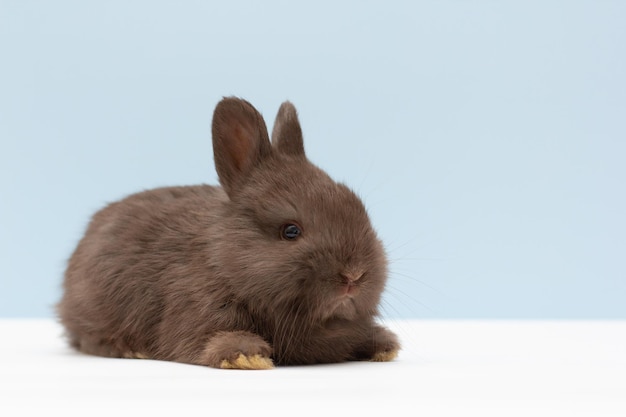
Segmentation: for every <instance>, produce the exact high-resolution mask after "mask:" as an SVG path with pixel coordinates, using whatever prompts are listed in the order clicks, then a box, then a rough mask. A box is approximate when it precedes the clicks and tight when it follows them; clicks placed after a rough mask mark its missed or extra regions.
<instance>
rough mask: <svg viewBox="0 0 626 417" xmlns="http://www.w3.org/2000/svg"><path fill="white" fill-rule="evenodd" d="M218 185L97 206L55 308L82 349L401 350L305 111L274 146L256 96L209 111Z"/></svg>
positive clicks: (350, 206)
mask: <svg viewBox="0 0 626 417" xmlns="http://www.w3.org/2000/svg"><path fill="white" fill-rule="evenodd" d="M213 148H214V156H215V166H216V170H217V173H218V175H219V178H220V183H221V185H222V187H216V186H208V185H198V186H189V187H170V188H160V189H155V190H150V191H144V192H141V193H138V194H134V195H131V196H129V197H127V198H125V199H123V200H121V201H119V202H116V203H112V204H110V205H108V206H107V207H105V208H104V209H103V210H101V211H99V212H98V213H96V214H95V215H94V217H93V219H92V221H91V223H90V224H89V227H88V229H87V232H86V233H85V236H84V237H83V238H82V240H81V241H80V243H79V244H78V247H77V248H76V250H75V252H74V254H73V255H72V257H71V258H70V260H69V265H68V267H67V271H66V273H65V281H64V295H63V298H62V300H61V302H60V303H59V305H58V313H59V316H60V319H61V322H62V323H63V325H64V326H65V328H66V330H67V335H68V337H69V340H70V343H71V345H72V346H74V347H75V348H77V349H78V350H80V351H82V352H85V353H89V354H94V355H101V356H111V357H125V358H128V357H130V358H151V359H161V360H169V361H177V362H186V363H193V364H199V365H208V366H212V367H217V368H241V369H266V368H271V367H273V365H274V364H277V365H291V364H312V363H324V362H341V361H348V360H373V361H389V360H392V359H393V358H394V357H395V356H396V354H397V352H398V350H399V343H398V340H397V338H396V336H395V335H394V334H393V333H391V332H390V331H389V330H387V329H385V328H383V327H381V326H380V325H378V324H377V323H376V322H375V318H376V316H377V315H378V307H377V306H378V303H379V300H380V296H381V293H382V291H383V289H384V286H385V281H386V278H387V261H386V257H385V252H384V250H383V247H382V244H381V242H380V241H379V239H378V238H377V236H376V233H375V232H374V230H373V229H372V226H371V224H370V221H369V218H368V215H367V213H366V211H365V208H364V206H363V204H362V203H361V201H360V200H359V198H358V197H357V196H356V195H355V194H354V193H353V192H351V191H350V190H349V189H348V188H347V187H346V186H344V185H342V184H338V183H336V182H334V181H333V180H331V179H330V178H329V177H328V175H327V174H325V173H324V172H323V171H321V170H320V169H319V168H317V167H316V166H314V165H313V164H311V163H310V162H309V161H308V159H307V158H306V156H305V154H304V146H303V142H302V131H301V129H300V123H299V121H298V117H297V114H296V110H295V108H294V107H293V105H292V104H291V103H289V102H285V103H283V104H282V106H281V107H280V110H279V112H278V115H277V117H276V122H275V126H274V130H273V132H272V142H271V143H270V140H269V137H268V133H267V128H266V126H265V122H264V121H263V118H262V116H261V115H260V114H259V113H258V112H257V110H256V109H255V108H254V107H253V106H252V105H251V104H250V103H248V102H246V101H244V100H240V99H237V98H225V99H223V100H222V101H221V102H220V103H219V104H218V105H217V107H216V109H215V113H214V115H213Z"/></svg>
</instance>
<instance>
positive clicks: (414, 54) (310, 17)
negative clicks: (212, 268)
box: [0, 0, 626, 318]
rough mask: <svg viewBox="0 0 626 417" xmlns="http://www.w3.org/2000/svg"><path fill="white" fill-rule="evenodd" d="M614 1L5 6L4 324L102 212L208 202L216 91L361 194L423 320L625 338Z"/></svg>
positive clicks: (622, 132) (52, 292) (1, 41)
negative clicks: (289, 107)
mask: <svg viewBox="0 0 626 417" xmlns="http://www.w3.org/2000/svg"><path fill="white" fill-rule="evenodd" d="M625 22H626V2H623V1H614V2H611V1H602V0H589V1H476V2H474V1H449V0H448V1H407V2H399V1H379V2H371V1H345V2H337V1H315V2H306V3H303V2H300V3H298V2H289V1H262V2H261V1H258V2H252V1H250V2H242V1H230V2H225V1H219V2H218V1H215V2H201V1H195V2H191V1H167V2H163V1H106V2H105V1H101V2H85V1H53V2H49V1H0V54H1V56H0V60H1V64H0V139H1V141H2V142H1V144H2V147H1V152H0V167H1V170H2V171H1V173H2V175H1V177H0V192H1V205H0V256H1V257H2V258H1V263H0V280H1V285H2V287H1V291H0V316H4V317H37V316H46V317H51V316H52V315H53V313H52V306H53V304H54V303H55V302H56V300H57V299H58V298H59V296H60V285H61V279H62V274H63V269H64V265H65V262H66V259H67V258H68V257H69V255H70V253H71V251H72V250H73V247H74V246H75V244H76V242H77V240H78V239H79V238H80V236H81V234H82V232H83V230H84V227H85V226H86V223H87V221H88V218H89V216H90V215H91V214H92V213H93V212H94V211H95V210H97V209H98V208H100V207H101V206H102V205H103V204H105V203H106V202H110V201H113V200H115V199H118V198H120V197H122V196H124V195H126V194H128V193H132V192H135V191H138V190H142V189H145V188H151V187H156V186H163V185H176V184H196V183H201V182H205V183H216V182H217V177H216V174H215V172H214V168H213V161H212V150H211V142H210V123H211V114H212V111H213V108H214V106H215V104H216V103H217V102H218V100H219V99H220V98H221V97H222V96H224V95H237V96H241V97H244V98H246V99H248V100H249V101H251V102H252V103H253V104H254V105H255V106H256V107H257V108H258V109H259V110H260V111H261V112H262V113H263V114H264V115H265V116H266V119H267V120H268V125H269V126H270V129H271V125H272V122H273V118H274V115H275V113H276V110H277V109H278V106H279V105H280V103H281V102H282V101H283V100H285V99H289V100H291V101H293V102H294V103H295V105H296V106H297V108H298V110H299V112H300V116H301V122H302V125H303V129H304V134H305V146H306V150H307V153H308V154H309V157H310V159H312V160H313V161H314V162H315V163H317V164H318V165H320V166H321V167H322V168H324V169H325V170H327V171H328V172H329V173H330V174H331V175H332V176H333V177H335V178H336V179H338V180H342V181H345V182H346V183H348V184H349V185H351V186H352V187H353V188H354V189H356V190H357V191H358V192H359V193H360V195H362V197H363V198H364V200H365V202H366V204H367V205H368V207H369V209H370V213H371V217H372V220H373V222H374V224H375V225H376V227H377V229H378V230H379V233H380V235H381V237H382V238H383V240H384V241H385V243H386V245H387V247H388V249H389V253H390V258H391V260H392V270H393V274H392V276H391V278H390V282H389V287H388V292H387V293H386V296H385V302H384V305H383V311H384V313H385V314H386V315H387V316H390V317H419V318H626V267H625V259H626V237H625V236H626V220H625V214H626V187H625V185H624V182H625V180H626V23H625Z"/></svg>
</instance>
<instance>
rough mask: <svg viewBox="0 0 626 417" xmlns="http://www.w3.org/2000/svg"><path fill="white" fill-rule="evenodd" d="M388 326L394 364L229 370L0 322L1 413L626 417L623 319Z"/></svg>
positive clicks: (50, 327) (36, 324)
mask: <svg viewBox="0 0 626 417" xmlns="http://www.w3.org/2000/svg"><path fill="white" fill-rule="evenodd" d="M387 324H388V325H389V326H390V327H391V328H393V329H394V330H396V331H397V332H398V333H399V334H400V336H401V339H402V340H403V343H404V350H403V351H402V352H401V355H400V357H399V358H398V359H397V360H396V361H395V362H392V363H347V364H338V365H323V366H306V367H288V368H277V369H274V370H271V371H223V370H216V369H209V368H204V367H200V366H191V365H183V364H176V363H169V362H158V361H151V360H128V359H107V358H97V357H90V356H86V355H82V354H79V353H75V352H73V351H72V350H70V349H69V348H67V347H66V345H65V343H64V341H63V340H62V339H61V338H60V337H59V335H60V334H61V328H60V327H59V326H58V325H57V324H56V323H54V322H53V321H46V320H0V334H2V343H1V344H0V415H2V416H16V415H25V414H29V413H31V412H33V411H38V412H42V411H43V412H57V411H59V412H62V413H63V414H62V415H63V416H66V415H111V414H114V415H149V416H155V415H177V416H182V415H185V416H186V415H217V413H219V415H251V414H252V413H259V414H261V413H262V414H263V415H293V416H299V415H320V416H323V415H347V416H354V415H412V416H442V415H443V416H467V415H481V416H484V415H494V416H507V417H508V416H518V415H519V416H538V415H539V416H568V417H569V416H573V415H574V416H578V415H581V416H626V321H613V322H599V321H589V322H541V321H537V322H521V321H397V322H390V323H387ZM181 411H184V412H185V414H179V413H180V412H181ZM59 415H61V414H59Z"/></svg>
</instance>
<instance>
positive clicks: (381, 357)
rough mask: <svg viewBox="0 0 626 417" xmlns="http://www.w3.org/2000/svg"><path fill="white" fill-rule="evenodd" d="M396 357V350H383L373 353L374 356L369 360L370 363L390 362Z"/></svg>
mask: <svg viewBox="0 0 626 417" xmlns="http://www.w3.org/2000/svg"><path fill="white" fill-rule="evenodd" d="M397 356H398V349H393V350H383V351H380V352H376V353H374V356H372V358H371V359H370V361H371V362H390V361H392V360H394V359H395V358H396V357H397Z"/></svg>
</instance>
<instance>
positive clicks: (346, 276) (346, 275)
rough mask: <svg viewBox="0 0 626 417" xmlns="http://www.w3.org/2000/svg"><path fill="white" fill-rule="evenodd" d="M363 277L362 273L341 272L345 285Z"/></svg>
mask: <svg viewBox="0 0 626 417" xmlns="http://www.w3.org/2000/svg"><path fill="white" fill-rule="evenodd" d="M362 276H363V273H362V272H342V273H341V277H342V278H343V280H344V281H345V283H346V284H353V283H355V282H357V281H358V280H359V279H361V277H362Z"/></svg>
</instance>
